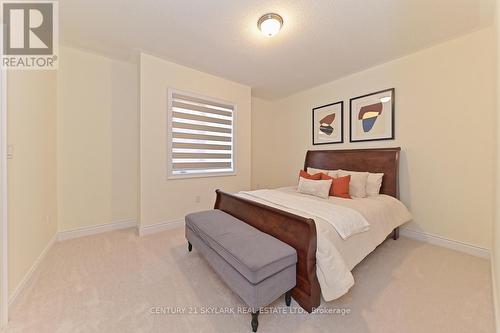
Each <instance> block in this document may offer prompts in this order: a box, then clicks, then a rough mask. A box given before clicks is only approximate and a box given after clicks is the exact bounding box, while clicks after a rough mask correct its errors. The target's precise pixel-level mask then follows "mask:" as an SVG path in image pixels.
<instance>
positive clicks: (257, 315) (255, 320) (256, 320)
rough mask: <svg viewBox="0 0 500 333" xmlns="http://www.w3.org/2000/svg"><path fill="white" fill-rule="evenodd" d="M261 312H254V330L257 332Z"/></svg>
mask: <svg viewBox="0 0 500 333" xmlns="http://www.w3.org/2000/svg"><path fill="white" fill-rule="evenodd" d="M259 312H260V311H257V312H252V331H253V332H257V327H259Z"/></svg>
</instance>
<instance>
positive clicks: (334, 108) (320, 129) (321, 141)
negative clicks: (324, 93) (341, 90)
mask: <svg viewBox="0 0 500 333" xmlns="http://www.w3.org/2000/svg"><path fill="white" fill-rule="evenodd" d="M343 124H344V102H337V103H332V104H327V105H323V106H318V107H316V108H314V109H313V110H312V134H313V145H326V144H330V143H342V142H344V126H343Z"/></svg>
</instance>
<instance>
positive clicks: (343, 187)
mask: <svg viewBox="0 0 500 333" xmlns="http://www.w3.org/2000/svg"><path fill="white" fill-rule="evenodd" d="M330 179H332V187H330V196H332V197H339V198H344V199H352V198H351V196H350V195H349V183H350V182H351V176H350V175H349V176H345V177H339V178H332V177H330V176H327V175H325V174H324V173H322V174H321V180H330Z"/></svg>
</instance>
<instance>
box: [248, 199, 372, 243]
mask: <svg viewBox="0 0 500 333" xmlns="http://www.w3.org/2000/svg"><path fill="white" fill-rule="evenodd" d="M240 193H242V194H245V195H248V196H251V197H254V198H258V199H262V200H265V201H267V202H270V203H273V204H275V205H278V206H280V207H284V208H291V209H294V210H296V211H299V212H302V213H306V214H307V215H310V216H313V217H315V218H321V219H323V220H325V221H326V222H328V223H329V224H330V225H332V226H333V227H334V228H335V230H336V231H337V233H338V234H339V235H340V237H342V239H344V240H345V239H347V238H349V237H351V236H352V235H355V234H357V233H360V232H363V231H367V230H368V229H369V228H370V224H369V223H368V221H366V219H365V218H364V217H363V215H361V214H360V213H359V212H358V211H356V210H354V209H352V208H348V207H343V206H339V205H335V204H332V203H331V202H323V201H318V200H314V199H309V198H307V197H298V196H295V195H291V194H289V193H286V192H280V191H274V190H257V191H246V192H245V191H244V192H240Z"/></svg>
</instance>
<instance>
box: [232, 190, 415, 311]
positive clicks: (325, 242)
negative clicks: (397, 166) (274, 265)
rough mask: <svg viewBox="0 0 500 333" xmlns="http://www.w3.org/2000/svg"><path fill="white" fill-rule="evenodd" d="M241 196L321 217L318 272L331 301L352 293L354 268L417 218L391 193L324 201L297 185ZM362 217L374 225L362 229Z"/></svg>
mask: <svg viewBox="0 0 500 333" xmlns="http://www.w3.org/2000/svg"><path fill="white" fill-rule="evenodd" d="M237 195H238V196H240V197H243V198H246V199H249V200H252V201H256V202H260V203H263V204H265V205H268V206H272V207H275V208H278V209H281V210H284V211H288V212H290V213H293V214H296V215H300V216H304V217H307V218H313V219H314V220H315V222H316V229H317V236H318V244H317V245H318V248H317V251H316V259H317V269H316V272H317V276H318V280H319V284H320V286H321V293H322V295H323V298H324V299H325V300H326V301H331V300H334V299H336V298H339V297H341V296H342V295H344V294H345V293H346V292H347V291H349V289H350V288H351V287H352V286H353V285H354V278H353V276H352V274H351V270H352V269H353V268H354V266H356V265H357V264H358V263H359V262H360V261H361V260H363V258H365V257H366V256H367V255H368V254H369V253H370V252H372V251H373V250H374V249H375V248H376V247H377V246H378V245H379V244H380V243H382V242H383V241H384V240H385V238H386V237H387V235H389V233H390V232H391V231H392V230H393V229H394V228H396V227H398V226H400V225H402V224H404V223H406V222H408V221H410V220H411V215H410V213H409V212H408V209H407V208H406V207H405V206H404V205H403V204H402V203H401V202H400V201H399V200H397V199H395V198H393V197H390V196H387V195H377V196H372V197H367V198H354V199H352V200H350V199H343V198H337V197H330V198H328V199H321V198H318V197H312V196H309V195H305V194H300V193H298V192H297V190H296V187H284V188H279V189H275V190H259V191H250V192H240V193H238V194H237ZM329 209H331V213H330V212H329V211H328V210H329ZM353 212H354V213H353ZM360 216H361V218H362V219H360ZM362 220H364V221H365V222H367V223H368V224H369V226H365V227H364V228H363V230H356V228H357V227H358V226H359V223H360V221H362ZM339 230H340V231H339ZM341 234H343V236H342V235H341ZM343 237H344V238H345V239H343Z"/></svg>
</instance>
